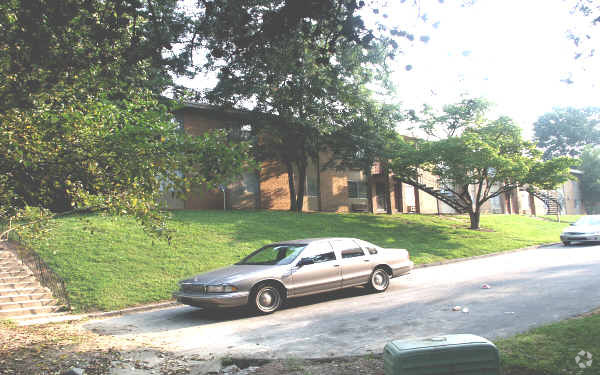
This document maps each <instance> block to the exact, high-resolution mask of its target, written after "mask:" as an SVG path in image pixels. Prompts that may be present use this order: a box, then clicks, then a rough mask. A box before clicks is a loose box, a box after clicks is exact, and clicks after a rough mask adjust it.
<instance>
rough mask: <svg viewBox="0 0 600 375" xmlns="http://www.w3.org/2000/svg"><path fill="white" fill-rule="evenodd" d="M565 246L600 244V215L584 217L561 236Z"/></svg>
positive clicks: (567, 228) (566, 229)
mask: <svg viewBox="0 0 600 375" xmlns="http://www.w3.org/2000/svg"><path fill="white" fill-rule="evenodd" d="M560 240H561V241H562V243H563V244H564V245H565V246H569V245H570V244H571V242H600V215H587V216H582V217H581V218H579V220H577V221H576V222H574V223H573V224H571V226H569V227H566V228H565V229H564V230H563V232H562V233H561V235H560Z"/></svg>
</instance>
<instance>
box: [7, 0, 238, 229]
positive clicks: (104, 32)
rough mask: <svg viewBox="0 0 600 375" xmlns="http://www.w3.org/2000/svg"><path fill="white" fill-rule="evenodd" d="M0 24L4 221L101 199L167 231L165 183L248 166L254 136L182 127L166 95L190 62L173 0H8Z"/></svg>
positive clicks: (211, 179) (169, 186)
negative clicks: (236, 140) (230, 136)
mask: <svg viewBox="0 0 600 375" xmlns="http://www.w3.org/2000/svg"><path fill="white" fill-rule="evenodd" d="M0 24H1V25H2V30H3V35H2V36H1V37H0V76H1V77H2V81H1V82H0V97H1V98H2V100H0V148H2V150H3V154H2V157H1V158H0V176H2V178H1V179H0V206H1V207H0V215H1V216H0V221H4V222H6V221H10V222H13V223H14V222H15V221H20V222H21V224H26V223H27V222H39V221H40V220H39V218H40V217H51V216H52V215H54V213H56V212H64V211H68V210H72V209H79V210H81V209H86V210H102V211H108V212H111V213H115V214H127V215H133V216H135V217H136V218H138V219H139V221H140V222H141V223H142V224H144V227H145V228H146V229H148V230H150V231H151V232H153V233H156V234H165V233H167V230H166V226H165V214H164V213H163V212H161V210H160V202H159V200H160V195H161V189H162V191H165V190H173V191H176V192H179V193H184V192H186V191H188V190H189V189H191V187H192V186H194V185H198V184H204V185H208V186H214V185H215V184H218V183H222V182H224V180H226V179H228V178H231V177H232V176H235V175H238V174H240V173H241V170H242V169H243V166H244V164H245V163H246V161H247V159H248V156H249V155H248V147H247V145H246V144H244V143H241V144H237V145H232V144H229V142H227V137H226V134H224V133H219V132H217V133H214V134H207V135H205V136H203V137H198V138H193V137H191V136H188V135H186V134H184V133H183V132H182V131H181V130H180V126H179V124H178V123H177V122H176V121H175V118H174V117H173V115H172V110H173V106H172V104H171V103H169V102H168V101H165V100H164V99H163V98H162V97H161V94H162V92H163V90H164V89H165V88H166V87H168V86H169V85H171V84H172V76H171V74H174V75H177V74H186V72H187V63H188V57H189V56H188V55H187V54H188V52H187V51H186V50H185V49H183V50H182V51H181V52H179V53H175V52H173V51H174V49H173V47H174V45H175V44H176V43H181V42H182V41H184V38H186V32H187V30H188V26H189V24H190V21H189V19H188V18H187V17H186V16H185V15H184V14H182V13H181V12H179V11H178V10H177V8H176V1H175V0H149V1H135V0H131V1H108V2H107V1H101V0H91V1H87V0H86V1H84V0H67V1H60V2H56V1H47V0H33V1H19V0H10V1H6V2H2V3H1V4H0ZM31 207H37V208H36V209H32V208H31ZM13 228H20V226H19V224H17V226H16V227H13Z"/></svg>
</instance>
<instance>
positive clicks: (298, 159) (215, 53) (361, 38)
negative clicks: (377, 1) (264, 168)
mask: <svg viewBox="0 0 600 375" xmlns="http://www.w3.org/2000/svg"><path fill="white" fill-rule="evenodd" d="M203 5H204V6H205V7H206V15H205V17H204V18H202V19H201V22H199V23H198V30H201V32H202V33H203V34H204V35H205V36H207V39H206V43H205V45H204V47H205V48H206V50H207V51H209V52H208V54H207V56H206V65H205V67H206V68H209V69H214V70H216V71H217V72H218V78H219V82H218V84H217V86H216V87H215V88H213V89H212V90H210V91H209V92H208V93H207V96H206V97H207V98H208V100H209V101H210V102H211V103H214V104H218V105H220V106H223V107H235V108H248V109H250V110H251V111H253V112H254V113H256V114H257V115H256V116H255V118H254V119H253V125H254V126H255V131H256V132H257V133H259V136H258V138H259V139H260V142H261V147H260V149H259V150H260V151H261V154H260V155H259V156H260V157H261V158H262V159H275V160H279V161H281V162H282V163H283V164H284V165H285V166H286V169H287V173H288V180H289V186H290V209H292V210H298V211H301V210H302V204H303V196H304V180H305V176H306V167H307V165H308V163H309V161H310V160H311V159H316V158H318V155H319V151H320V150H323V149H328V150H330V151H334V152H337V155H335V157H336V158H338V159H340V158H349V157H350V158H354V157H352V156H351V155H357V153H358V151H360V149H362V151H363V153H362V155H363V156H366V155H369V157H370V158H372V157H373V155H372V154H373V153H375V152H376V150H375V149H374V148H371V149H370V150H368V152H365V149H366V148H369V147H371V144H374V143H376V142H363V143H362V146H358V145H349V143H348V142H347V140H348V139H349V138H347V137H348V136H349V133H353V134H359V133H360V132H362V133H365V134H366V133H367V132H370V133H371V134H372V135H373V136H376V135H378V134H381V135H383V132H379V131H370V130H369V129H370V127H373V126H376V127H382V126H387V127H388V128H391V127H393V125H394V121H392V120H393V119H394V118H397V117H398V113H399V112H398V111H397V108H396V107H394V106H392V105H386V104H379V103H377V101H376V100H375V99H374V95H373V89H372V88H373V87H377V88H379V89H381V91H382V92H386V93H387V92H389V90H390V87H389V85H388V84H387V76H388V70H387V66H386V59H388V58H390V57H391V56H393V51H394V44H393V43H392V42H391V41H390V40H388V39H386V38H383V37H380V38H375V37H374V35H373V33H372V32H371V31H369V30H367V28H366V27H365V26H364V23H363V21H362V19H361V18H360V16H358V15H357V11H358V10H359V9H360V8H361V7H363V6H365V5H364V2H362V1H361V2H356V1H348V0H335V1H334V0H331V1H321V2H301V1H275V2H272V1H270V2H266V1H260V0H253V1H240V2H235V3H231V2H228V1H220V0H218V1H214V2H208V1H205V2H203ZM382 97H383V96H382ZM394 109H396V111H394ZM264 114H268V115H272V116H271V117H268V120H264V118H265V117H264V116H263V115H264ZM342 137H346V138H342ZM342 139H343V141H341V140H342ZM350 139H355V138H350ZM340 141H341V142H340ZM349 147H351V148H353V149H354V152H349V151H348V150H349ZM354 159H355V158H354ZM296 175H297V176H296ZM296 177H297V178H296Z"/></svg>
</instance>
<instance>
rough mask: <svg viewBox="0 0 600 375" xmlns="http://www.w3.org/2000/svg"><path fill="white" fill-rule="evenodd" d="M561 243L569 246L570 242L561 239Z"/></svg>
mask: <svg viewBox="0 0 600 375" xmlns="http://www.w3.org/2000/svg"><path fill="white" fill-rule="evenodd" d="M562 243H563V245H565V246H569V245H570V244H571V242H569V241H563V242H562Z"/></svg>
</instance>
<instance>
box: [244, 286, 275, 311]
mask: <svg viewBox="0 0 600 375" xmlns="http://www.w3.org/2000/svg"><path fill="white" fill-rule="evenodd" d="M250 301H251V303H252V305H253V307H254V309H255V310H256V311H257V312H258V313H260V314H270V313H272V312H275V311H276V310H277V309H278V308H279V307H280V306H281V303H282V301H283V298H282V296H281V291H280V290H279V288H277V287H276V286H274V285H269V284H266V285H262V286H259V287H258V288H257V289H256V290H255V291H254V293H252V299H251V300H250Z"/></svg>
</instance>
